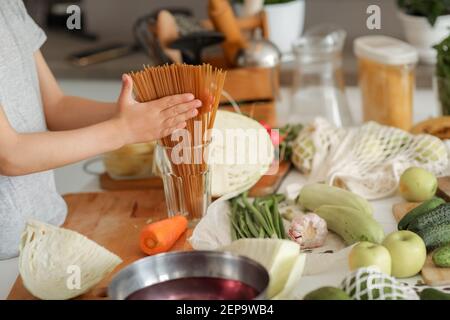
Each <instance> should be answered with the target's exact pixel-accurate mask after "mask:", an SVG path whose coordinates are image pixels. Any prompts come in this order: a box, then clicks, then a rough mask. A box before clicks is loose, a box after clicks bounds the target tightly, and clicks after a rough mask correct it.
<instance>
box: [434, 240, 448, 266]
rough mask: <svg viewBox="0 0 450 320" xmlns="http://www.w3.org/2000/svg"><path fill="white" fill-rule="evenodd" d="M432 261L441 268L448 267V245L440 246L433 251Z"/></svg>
mask: <svg viewBox="0 0 450 320" xmlns="http://www.w3.org/2000/svg"><path fill="white" fill-rule="evenodd" d="M433 262H434V264H435V265H437V266H438V267H441V268H450V245H446V246H443V247H440V248H439V249H437V250H436V251H435V252H434V253H433Z"/></svg>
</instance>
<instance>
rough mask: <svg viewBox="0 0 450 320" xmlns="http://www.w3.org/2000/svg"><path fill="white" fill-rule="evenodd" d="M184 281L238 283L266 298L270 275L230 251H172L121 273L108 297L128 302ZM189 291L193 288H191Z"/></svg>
mask: <svg viewBox="0 0 450 320" xmlns="http://www.w3.org/2000/svg"><path fill="white" fill-rule="evenodd" d="M182 278H218V279H226V280H236V281H239V282H241V283H244V284H245V285H247V286H249V287H251V288H253V289H254V290H256V292H257V296H256V297H255V299H256V300H262V299H265V298H266V289H267V286H268V285H269V274H268V272H267V270H266V269H265V268H264V267H263V266H261V265H260V264H259V263H257V262H255V261H253V260H251V259H248V258H245V257H242V256H237V255H234V254H231V253H227V252H218V251H188V252H171V253H163V254H158V255H155V256H151V257H147V258H143V259H140V260H138V261H136V262H134V263H132V264H131V265H129V266H128V267H126V268H124V269H123V270H121V271H120V272H119V273H118V274H117V275H116V276H115V277H114V279H113V280H112V281H111V283H110V285H109V287H108V296H109V297H110V298H111V299H114V300H125V299H126V298H127V297H129V296H130V295H131V294H133V293H135V292H137V291H138V290H140V289H143V288H146V287H149V286H152V285H156V284H160V283H163V282H166V281H169V280H175V279H182ZM188 289H190V288H188Z"/></svg>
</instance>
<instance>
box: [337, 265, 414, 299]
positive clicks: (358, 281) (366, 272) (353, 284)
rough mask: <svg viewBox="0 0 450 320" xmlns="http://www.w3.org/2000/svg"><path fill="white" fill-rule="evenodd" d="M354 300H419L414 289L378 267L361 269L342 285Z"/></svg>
mask: <svg viewBox="0 0 450 320" xmlns="http://www.w3.org/2000/svg"><path fill="white" fill-rule="evenodd" d="M341 289H342V290H344V291H345V292H346V293H347V294H348V295H349V296H350V297H351V298H352V299H353V300H419V297H418V295H417V294H416V292H415V291H414V289H413V288H412V287H410V286H408V285H407V284H403V283H400V282H398V281H397V280H396V279H395V278H394V277H391V276H389V275H387V274H385V273H382V272H380V271H379V269H378V267H375V266H373V267H368V268H360V269H357V270H355V271H353V272H352V273H350V274H349V275H348V276H347V277H345V278H344V280H343V281H342V283H341Z"/></svg>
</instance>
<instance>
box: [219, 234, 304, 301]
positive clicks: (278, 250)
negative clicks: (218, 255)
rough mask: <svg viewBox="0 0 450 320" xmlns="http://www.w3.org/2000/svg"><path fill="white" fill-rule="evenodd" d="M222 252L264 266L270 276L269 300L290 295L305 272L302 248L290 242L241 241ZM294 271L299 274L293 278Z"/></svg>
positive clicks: (269, 240)
mask: <svg viewBox="0 0 450 320" xmlns="http://www.w3.org/2000/svg"><path fill="white" fill-rule="evenodd" d="M220 250H222V251H229V252H232V253H236V254H238V255H242V256H245V257H248V258H250V259H253V260H255V261H257V262H259V263H260V264H261V265H262V266H264V267H265V268H266V269H267V271H268V272H269V276H270V283H269V288H268V289H267V297H268V298H272V297H274V296H276V295H277V294H279V293H281V292H283V293H282V294H283V295H285V294H287V293H289V292H290V291H291V289H292V287H293V286H294V285H295V282H297V281H296V280H298V279H299V277H300V276H301V274H302V271H303V265H304V259H305V258H304V254H300V246H299V245H298V244H296V243H295V242H293V241H290V240H280V239H239V240H236V241H234V242H232V243H231V244H230V245H228V246H225V247H222V248H221V249H220ZM294 265H295V268H294ZM293 269H295V270H294V273H298V274H296V275H292V276H291V272H292V271H293ZM297 276H298V277H297ZM286 285H287V286H286ZM285 288H286V291H284V290H283V289H285Z"/></svg>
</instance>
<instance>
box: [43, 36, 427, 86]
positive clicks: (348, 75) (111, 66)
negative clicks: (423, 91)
mask: <svg viewBox="0 0 450 320" xmlns="http://www.w3.org/2000/svg"><path fill="white" fill-rule="evenodd" d="M47 36H48V40H47V42H46V43H45V44H44V46H43V47H42V52H43V54H44V56H45V58H46V59H47V62H48V64H49V66H50V68H51V69H52V71H53V72H54V74H55V75H56V77H57V78H59V79H89V80H91V79H102V80H116V79H120V77H121V75H122V74H123V73H126V72H129V71H131V70H138V69H140V68H142V65H144V64H149V63H150V60H149V58H148V56H147V55H146V54H145V53H144V52H143V51H138V52H135V53H133V54H130V55H129V56H126V57H122V58H118V59H115V60H111V61H107V62H103V63H99V64H94V65H91V66H87V67H78V66H74V65H72V64H71V63H70V62H69V61H68V60H67V57H68V56H69V55H70V54H73V53H78V52H80V51H84V50H90V49H94V48H99V47H101V46H102V45H105V44H106V43H105V42H102V41H99V42H94V41H91V40H86V39H83V38H80V37H77V36H73V35H71V34H69V33H68V32H63V31H49V32H48V33H47ZM130 41H133V39H131V40H130ZM343 63H344V74H345V83H346V84H347V85H349V86H356V85H357V81H358V68H357V61H356V59H355V56H354V54H353V49H352V48H351V46H349V45H347V46H346V48H345V50H344V59H343ZM294 68H295V63H294V62H293V61H286V62H284V63H282V65H281V68H280V70H281V72H280V82H281V85H282V86H290V85H291V84H292V79H293V70H294ZM433 73H434V66H430V65H424V64H420V65H418V67H417V71H416V77H417V81H416V82H417V86H418V87H420V88H430V87H431V84H432V83H431V79H432V75H433Z"/></svg>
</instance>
